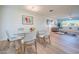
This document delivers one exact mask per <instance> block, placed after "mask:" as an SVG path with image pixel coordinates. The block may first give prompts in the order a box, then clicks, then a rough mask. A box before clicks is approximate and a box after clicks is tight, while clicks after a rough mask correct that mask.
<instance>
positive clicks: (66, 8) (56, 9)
mask: <svg viewBox="0 0 79 59" xmlns="http://www.w3.org/2000/svg"><path fill="white" fill-rule="evenodd" d="M6 6H7V5H6ZM9 6H10V7H11V8H19V9H24V10H25V11H26V10H27V9H26V8H25V7H24V5H14V6H13V7H12V5H9ZM26 6H28V5H26ZM37 6H38V7H39V8H40V10H39V11H38V12H36V13H38V14H40V15H44V16H48V15H49V16H50V15H56V16H64V15H65V16H68V15H69V16H71V15H79V6H78V5H37ZM49 10H53V12H49ZM28 11H30V12H33V11H31V10H28Z"/></svg>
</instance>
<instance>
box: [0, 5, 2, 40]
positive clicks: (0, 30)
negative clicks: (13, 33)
mask: <svg viewBox="0 0 79 59" xmlns="http://www.w3.org/2000/svg"><path fill="white" fill-rule="evenodd" d="M1 39H2V6H0V40H1Z"/></svg>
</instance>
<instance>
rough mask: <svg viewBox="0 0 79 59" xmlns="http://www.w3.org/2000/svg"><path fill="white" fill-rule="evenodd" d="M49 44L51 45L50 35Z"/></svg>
mask: <svg viewBox="0 0 79 59" xmlns="http://www.w3.org/2000/svg"><path fill="white" fill-rule="evenodd" d="M49 44H51V40H50V35H49Z"/></svg>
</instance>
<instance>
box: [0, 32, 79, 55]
mask: <svg viewBox="0 0 79 59" xmlns="http://www.w3.org/2000/svg"><path fill="white" fill-rule="evenodd" d="M32 47H34V46H32ZM32 47H30V48H28V49H27V51H26V53H27V52H28V51H29V50H30V49H31V48H32ZM12 49H13V48H12ZM12 51H13V50H12ZM14 51H15V50H14ZM30 51H32V52H30V53H32V54H34V48H32V49H31V50H30ZM0 53H1V52H0ZM28 53H29V52H28ZM78 53H79V37H76V36H71V35H66V34H63V33H54V32H52V33H51V44H49V43H47V44H46V46H44V44H42V43H39V42H38V43H37V54H78Z"/></svg>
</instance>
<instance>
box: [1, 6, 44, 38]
mask: <svg viewBox="0 0 79 59" xmlns="http://www.w3.org/2000/svg"><path fill="white" fill-rule="evenodd" d="M2 13H3V15H2V21H1V22H2V33H3V34H2V39H6V33H5V32H6V30H8V31H9V32H10V33H12V34H13V33H16V32H17V29H18V28H20V27H28V26H31V25H23V24H22V15H26V16H33V18H34V19H33V25H32V26H34V27H36V28H37V29H42V28H44V26H45V22H44V21H45V20H44V17H43V16H41V15H39V14H36V13H32V12H29V11H26V10H25V9H23V8H21V7H19V6H3V12H2Z"/></svg>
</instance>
